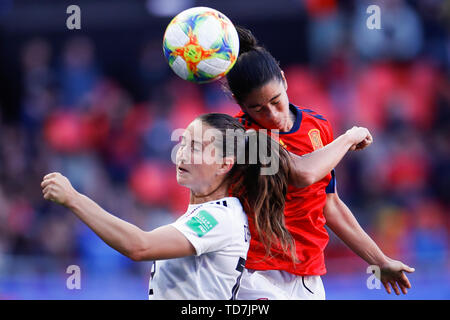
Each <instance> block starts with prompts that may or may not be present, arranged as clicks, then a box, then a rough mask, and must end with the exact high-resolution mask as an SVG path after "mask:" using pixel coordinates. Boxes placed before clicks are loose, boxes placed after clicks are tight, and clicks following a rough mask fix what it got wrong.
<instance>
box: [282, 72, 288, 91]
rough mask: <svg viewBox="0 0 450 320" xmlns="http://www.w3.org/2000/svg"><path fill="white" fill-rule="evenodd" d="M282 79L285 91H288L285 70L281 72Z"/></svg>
mask: <svg viewBox="0 0 450 320" xmlns="http://www.w3.org/2000/svg"><path fill="white" fill-rule="evenodd" d="M281 77H282V78H283V85H284V90H287V88H288V84H287V81H286V76H285V75H284V71H283V70H281Z"/></svg>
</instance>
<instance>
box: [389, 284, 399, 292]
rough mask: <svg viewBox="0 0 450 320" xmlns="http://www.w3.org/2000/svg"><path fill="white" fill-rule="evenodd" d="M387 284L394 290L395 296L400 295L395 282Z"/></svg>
mask: <svg viewBox="0 0 450 320" xmlns="http://www.w3.org/2000/svg"><path fill="white" fill-rule="evenodd" d="M389 283H390V285H391V287H392V289H394V292H395V294H396V295H400V290H399V289H398V287H397V283H396V282H395V281H390V282H389Z"/></svg>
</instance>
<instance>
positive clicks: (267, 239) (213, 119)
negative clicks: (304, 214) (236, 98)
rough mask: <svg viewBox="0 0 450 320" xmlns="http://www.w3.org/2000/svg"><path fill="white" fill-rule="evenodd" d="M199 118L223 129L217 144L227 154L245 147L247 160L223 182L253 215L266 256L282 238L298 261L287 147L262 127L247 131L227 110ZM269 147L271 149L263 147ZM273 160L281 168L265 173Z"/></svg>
mask: <svg viewBox="0 0 450 320" xmlns="http://www.w3.org/2000/svg"><path fill="white" fill-rule="evenodd" d="M197 119H199V120H201V121H202V122H203V123H204V124H206V125H208V126H210V127H211V128H214V129H217V130H218V131H220V132H221V134H222V137H221V139H219V140H221V143H220V142H219V145H218V146H217V142H216V146H217V147H218V150H219V152H221V155H222V156H223V157H225V156H233V157H234V158H235V160H236V159H237V158H238V155H240V154H242V153H241V152H242V151H244V152H243V153H244V156H245V161H235V163H234V165H233V167H232V169H231V170H230V171H229V172H228V174H227V176H226V177H225V179H224V181H223V182H222V184H221V185H223V183H227V184H228V185H229V190H230V193H231V195H232V196H235V197H237V198H238V199H239V200H240V201H241V204H242V206H243V208H244V210H245V212H246V213H247V215H249V217H251V218H253V221H254V225H255V227H256V231H257V233H258V236H259V238H260V241H261V242H262V244H263V245H264V247H265V249H266V257H267V256H270V255H271V253H270V248H271V247H272V245H273V244H274V242H278V243H279V245H280V246H281V248H282V250H283V251H284V252H285V253H286V254H288V255H290V256H291V257H292V260H293V262H296V261H297V258H296V253H295V252H296V251H295V243H294V241H293V238H292V236H291V234H290V233H289V231H288V230H287V228H286V226H285V223H284V208H285V198H286V193H287V189H288V178H289V170H290V165H289V163H290V161H289V155H288V153H287V151H286V150H285V149H284V148H282V147H281V146H280V145H279V144H278V142H276V141H275V140H273V139H272V138H271V137H270V136H269V135H267V134H264V133H263V132H261V131H259V132H256V131H254V130H252V131H247V132H245V127H244V126H243V125H242V124H241V123H240V122H239V121H238V120H237V119H235V118H233V117H231V116H229V115H227V114H222V113H208V114H204V115H202V116H200V117H198V118H197ZM237 130H242V131H241V132H242V133H244V132H245V133H244V134H243V135H242V136H241V138H244V139H241V141H239V136H237V135H236V131H237ZM236 140H238V141H236ZM242 140H243V141H242ZM230 143H232V146H231V148H230V147H227V144H228V145H229V144H230ZM254 143H256V146H255V145H254ZM220 144H221V145H220ZM255 147H256V148H255ZM265 147H266V148H267V150H262V149H261V148H265ZM242 148H244V150H242ZM252 150H253V153H252V154H251V151H252ZM255 151H256V154H255ZM261 151H262V152H261ZM264 151H265V152H264ZM252 155H253V156H256V161H252V159H251V156H252ZM266 156H268V157H270V160H269V159H267V158H264V157H266ZM269 161H278V170H277V172H275V173H273V174H268V175H263V174H261V173H262V169H264V168H270V166H271V164H272V162H269ZM242 162H243V163H242ZM252 162H254V163H252Z"/></svg>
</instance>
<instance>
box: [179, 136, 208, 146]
mask: <svg viewBox="0 0 450 320" xmlns="http://www.w3.org/2000/svg"><path fill="white" fill-rule="evenodd" d="M183 139H184V140H186V137H185V136H181V141H183ZM191 142H193V143H196V144H200V145H203V142H201V141H196V140H191Z"/></svg>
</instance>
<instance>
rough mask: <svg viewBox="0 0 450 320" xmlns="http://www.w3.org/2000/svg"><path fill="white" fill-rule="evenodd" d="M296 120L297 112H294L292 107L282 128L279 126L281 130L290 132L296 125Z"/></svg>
mask: <svg viewBox="0 0 450 320" xmlns="http://www.w3.org/2000/svg"><path fill="white" fill-rule="evenodd" d="M294 122H295V114H294V112H292V110H291V109H289V113H288V115H287V117H286V121H285V123H284V125H283V126H282V127H281V128H278V129H279V130H280V131H281V132H289V131H291V129H292V127H293V126H294Z"/></svg>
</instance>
